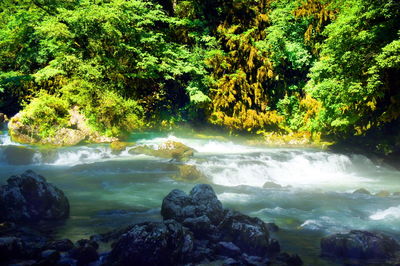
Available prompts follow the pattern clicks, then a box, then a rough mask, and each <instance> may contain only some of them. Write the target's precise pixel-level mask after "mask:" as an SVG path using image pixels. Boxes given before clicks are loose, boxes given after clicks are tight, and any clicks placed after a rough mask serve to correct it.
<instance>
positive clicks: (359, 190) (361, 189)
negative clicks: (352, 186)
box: [353, 188, 371, 195]
mask: <svg viewBox="0 0 400 266" xmlns="http://www.w3.org/2000/svg"><path fill="white" fill-rule="evenodd" d="M353 194H364V195H371V192H369V191H368V190H366V189H365V188H359V189H357V190H355V191H354V192H353Z"/></svg>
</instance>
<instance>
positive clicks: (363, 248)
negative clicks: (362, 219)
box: [321, 230, 400, 260]
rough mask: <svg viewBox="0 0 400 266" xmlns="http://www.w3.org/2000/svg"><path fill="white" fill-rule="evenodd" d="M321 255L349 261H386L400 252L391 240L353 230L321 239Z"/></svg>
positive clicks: (376, 234)
mask: <svg viewBox="0 0 400 266" xmlns="http://www.w3.org/2000/svg"><path fill="white" fill-rule="evenodd" d="M321 251H322V255H325V256H334V257H342V258H351V259H364V260H368V259H388V258H393V257H394V256H395V255H396V252H398V251H400V245H399V243H397V242H396V241H395V240H394V239H393V238H391V237H389V236H386V235H383V234H380V233H371V232H367V231H358V230H353V231H350V232H349V233H344V234H334V235H330V236H327V237H324V238H322V240H321Z"/></svg>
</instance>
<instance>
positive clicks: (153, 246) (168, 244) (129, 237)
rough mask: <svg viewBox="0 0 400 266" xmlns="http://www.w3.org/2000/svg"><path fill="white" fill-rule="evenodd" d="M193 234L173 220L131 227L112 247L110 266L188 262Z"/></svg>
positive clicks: (109, 259)
mask: <svg viewBox="0 0 400 266" xmlns="http://www.w3.org/2000/svg"><path fill="white" fill-rule="evenodd" d="M192 250H193V237H192V234H191V233H190V232H189V231H188V230H186V229H185V228H184V227H182V225H181V224H179V223H178V222H176V221H174V220H166V221H164V222H158V223H157V222H146V223H141V224H136V225H134V226H133V227H132V228H131V229H130V230H129V231H128V232H127V233H125V234H123V235H122V236H121V238H120V239H119V240H118V241H117V242H116V243H115V245H114V248H113V250H112V252H111V254H110V256H109V258H108V261H109V264H111V265H177V264H182V262H183V261H184V260H185V259H190V257H191V252H192Z"/></svg>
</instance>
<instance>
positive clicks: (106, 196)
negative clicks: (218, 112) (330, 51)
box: [0, 132, 400, 265]
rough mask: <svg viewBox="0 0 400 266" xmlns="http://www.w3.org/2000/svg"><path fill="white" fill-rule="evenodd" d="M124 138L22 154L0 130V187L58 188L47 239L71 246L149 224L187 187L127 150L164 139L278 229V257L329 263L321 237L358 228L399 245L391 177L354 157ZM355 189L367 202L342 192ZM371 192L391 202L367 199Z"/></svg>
mask: <svg viewBox="0 0 400 266" xmlns="http://www.w3.org/2000/svg"><path fill="white" fill-rule="evenodd" d="M133 138H134V141H135V143H132V144H131V145H130V146H128V147H127V148H126V149H125V151H123V152H122V153H121V154H118V155H116V154H113V153H112V151H111V149H110V147H109V145H85V146H75V147H65V148H58V149H49V148H43V147H28V146H26V145H19V144H16V143H13V142H12V141H11V140H10V139H9V137H8V136H7V132H3V134H2V135H0V160H1V161H0V167H1V169H2V171H1V175H0V181H1V182H2V183H4V182H5V180H6V179H7V178H8V177H9V176H10V175H15V174H20V173H22V172H23V171H25V170H27V169H33V170H34V171H37V172H38V173H39V174H41V175H43V176H45V177H46V179H47V180H48V181H49V182H51V183H54V184H55V185H57V186H58V187H60V188H61V189H62V190H63V191H64V192H65V194H66V195H67V197H68V198H69V200H70V204H71V217H70V219H68V220H67V221H66V223H65V224H62V225H58V227H57V228H56V230H55V231H56V232H55V234H56V235H57V237H60V238H63V237H68V238H71V239H73V240H77V239H81V238H83V237H89V236H90V235H92V234H95V233H102V232H106V231H107V230H111V229H114V228H117V227H120V226H125V225H128V224H130V223H136V222H142V221H147V220H159V219H161V216H160V214H159V210H160V206H161V202H162V199H163V198H164V197H165V196H166V195H167V194H168V193H169V192H170V191H171V190H172V189H175V188H178V189H182V190H184V191H186V192H188V191H189V190H190V189H191V188H192V187H193V184H192V183H185V182H178V181H175V180H174V179H173V178H172V177H173V176H174V175H176V168H174V167H171V165H174V164H176V162H171V161H170V160H168V159H160V158H155V157H151V156H145V155H132V154H130V153H129V152H128V151H129V149H131V148H132V147H134V146H135V145H149V146H152V147H154V148H156V147H158V145H159V144H161V143H164V142H165V141H167V140H174V141H179V142H182V143H184V144H186V145H187V146H190V147H192V148H194V149H195V150H196V151H197V153H195V156H194V157H193V158H192V159H191V160H190V161H189V162H187V163H188V164H193V165H196V166H197V168H198V169H199V170H200V171H201V172H202V173H203V174H204V175H205V176H206V177H207V179H208V180H209V182H210V183H212V185H213V187H214V189H215V191H216V192H217V194H218V197H219V199H220V200H221V201H222V203H223V204H224V206H225V207H228V208H233V209H236V210H238V211H241V212H243V213H246V214H248V215H251V216H257V217H259V218H261V219H263V220H264V221H266V222H275V223H276V224H277V225H278V226H279V227H280V228H281V229H282V230H281V231H280V232H279V233H277V234H276V236H275V237H276V238H278V239H279V241H280V242H281V245H282V247H283V248H282V249H283V250H286V251H291V252H297V253H299V254H300V255H301V256H302V258H303V259H305V261H306V262H307V263H308V264H311V265H316V264H317V265H334V264H333V263H332V262H329V261H326V260H325V259H322V258H319V239H320V238H321V237H322V236H324V235H327V234H329V233H335V232H342V231H348V230H351V229H365V230H372V231H382V232H385V233H388V234H391V235H393V236H394V237H396V238H399V237H400V233H399V231H398V228H399V226H400V205H399V202H400V196H399V195H397V194H393V193H395V192H400V182H399V181H400V171H397V170H395V169H393V168H391V167H389V166H387V165H383V164H378V163H376V162H375V161H372V160H370V159H368V158H367V157H366V156H364V155H360V154H339V153H333V152H329V151H322V150H318V149H300V148H298V149H283V148H263V147H253V146H247V145H243V144H238V143H235V142H232V141H219V140H210V139H200V138H191V137H184V138H182V137H178V136H174V135H170V136H168V135H165V136H160V135H149V136H148V137H140V136H139V137H138V136H136V137H133ZM24 149H25V150H24ZM21 151H22V152H21ZM21 154H23V155H24V156H22V155H21ZM25 157H28V158H25ZM266 182H270V183H269V186H268V187H266V188H263V185H264V184H265V183H266ZM271 182H273V183H274V185H271V184H272V183H271ZM359 188H365V189H367V190H369V191H370V192H371V193H372V194H371V195H366V194H353V193H352V192H353V191H354V190H356V189H359ZM381 190H386V191H388V192H390V193H391V195H390V196H387V197H379V196H376V195H374V194H375V193H377V192H379V191H381Z"/></svg>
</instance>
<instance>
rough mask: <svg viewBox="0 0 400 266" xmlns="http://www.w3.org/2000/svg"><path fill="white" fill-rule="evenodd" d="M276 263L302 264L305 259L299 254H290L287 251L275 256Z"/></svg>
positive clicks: (297, 265) (291, 265) (295, 265)
mask: <svg viewBox="0 0 400 266" xmlns="http://www.w3.org/2000/svg"><path fill="white" fill-rule="evenodd" d="M275 264H278V265H279V264H281V265H290V266H301V265H303V261H302V260H301V258H300V257H299V255H297V254H293V255H290V254H288V253H286V252H283V253H280V254H278V256H276V258H275Z"/></svg>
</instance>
